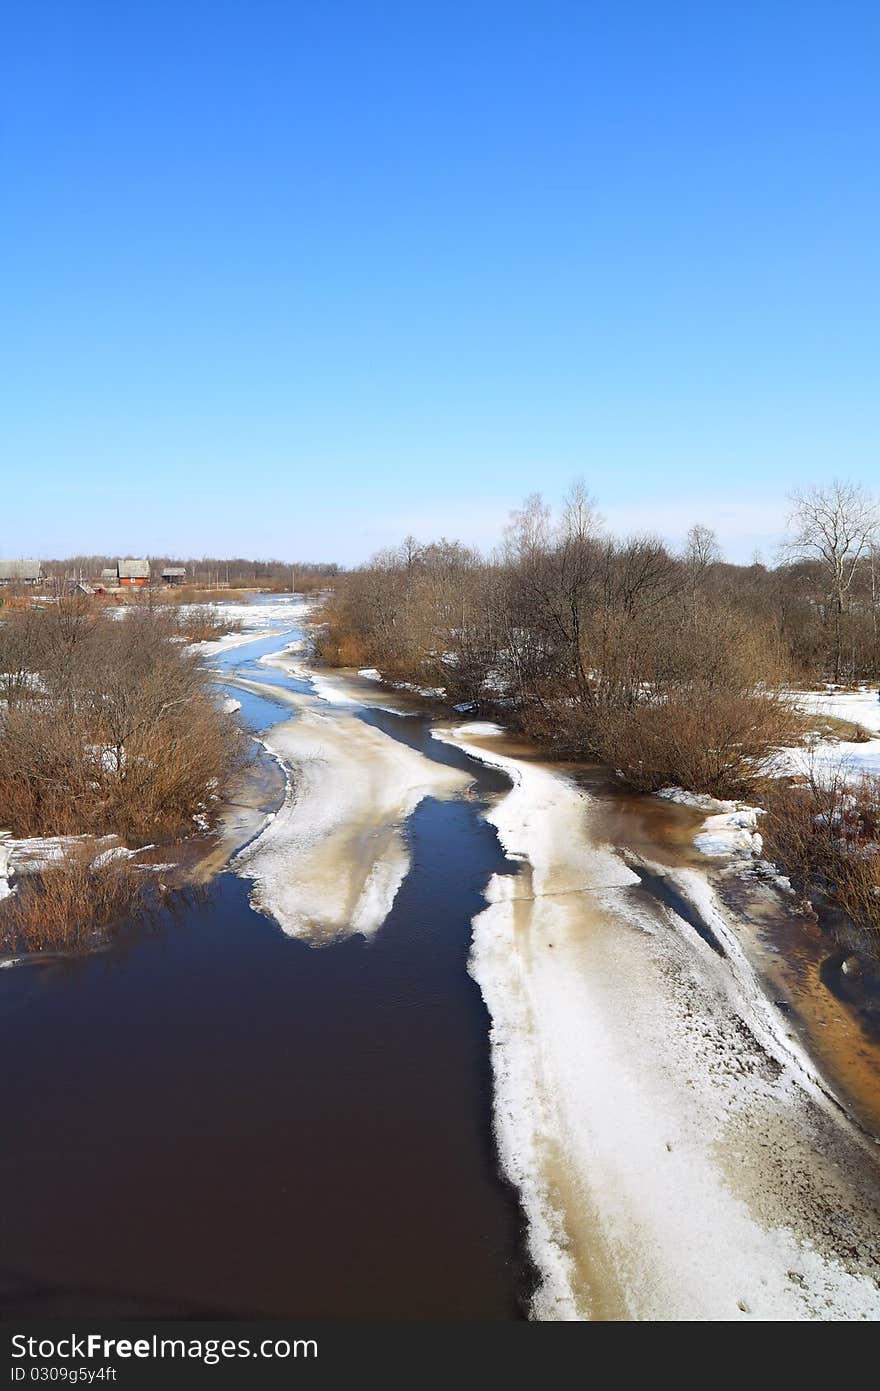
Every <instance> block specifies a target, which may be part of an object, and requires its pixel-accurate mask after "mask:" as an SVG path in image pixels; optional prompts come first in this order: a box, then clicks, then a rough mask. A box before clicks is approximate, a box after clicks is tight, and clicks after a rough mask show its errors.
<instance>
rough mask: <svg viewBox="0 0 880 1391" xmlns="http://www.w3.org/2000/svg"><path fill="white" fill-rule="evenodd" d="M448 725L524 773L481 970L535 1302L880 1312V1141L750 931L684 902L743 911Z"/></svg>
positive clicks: (538, 772) (486, 751) (705, 1311)
mask: <svg viewBox="0 0 880 1391" xmlns="http://www.w3.org/2000/svg"><path fill="white" fill-rule="evenodd" d="M439 737H442V738H445V739H447V740H448V741H449V742H453V743H455V744H457V745H458V746H459V747H461V748H464V749H466V750H468V751H470V752H472V753H473V754H475V755H476V756H477V757H479V758H483V759H485V760H486V761H488V762H490V763H493V764H495V765H497V766H500V767H502V768H504V769H505V771H507V772H508V774H509V775H510V776H511V778H512V779H513V782H514V787H513V790H512V791H511V792H510V793H509V794H507V795H506V796H505V797H502V798H501V800H500V801H499V802H498V804H497V805H496V807H495V808H494V809H493V810H492V812H491V813H490V816H489V819H490V820H491V821H492V822H493V823H494V824H495V826H496V827H497V829H498V833H499V836H500V839H501V841H502V843H503V844H504V847H505V849H506V850H507V852H508V854H509V855H510V856H512V857H515V858H517V859H520V860H522V861H523V869H522V871H521V872H520V873H519V874H518V875H514V876H511V875H503V874H499V875H495V876H493V878H492V881H491V882H490V885H489V888H488V892H487V899H488V906H487V907H486V909H485V910H484V911H483V912H482V913H481V914H479V915H478V916H477V918H476V919H475V920H474V945H473V953H472V961H471V969H472V972H473V974H474V976H475V978H476V980H477V982H478V984H479V986H480V988H481V991H482V993H483V996H484V998H485V1000H486V1004H487V1006H488V1009H489V1012H490V1014H491V1017H492V1034H491V1045H492V1056H493V1069H494V1074H495V1088H496V1096H495V1125H496V1134H497V1138H498V1144H499V1150H500V1154H501V1159H502V1163H503V1166H504V1169H505V1171H506V1173H507V1175H508V1177H509V1178H510V1179H511V1180H512V1181H513V1182H514V1183H515V1184H516V1186H517V1188H518V1189H519V1191H520V1194H521V1196H522V1201H523V1205H524V1208H525V1211H526V1215H527V1219H528V1224H529V1241H530V1246H531V1251H532V1255H533V1258H534V1261H535V1264H536V1266H537V1268H538V1270H539V1272H540V1284H539V1288H538V1290H537V1292H536V1295H535V1299H534V1310H533V1312H534V1314H535V1315H536V1316H537V1317H539V1318H553V1319H559V1318H563V1319H564V1318H584V1317H599V1318H624V1319H683V1320H685V1319H688V1320H689V1319H744V1318H759V1319H809V1318H814V1319H816V1318H819V1319H840V1318H855V1319H858V1318H876V1317H878V1315H880V1291H878V1286H877V1283H876V1274H877V1270H878V1263H880V1221H878V1217H877V1210H876V1193H877V1181H878V1175H877V1167H876V1157H875V1155H874V1153H873V1152H872V1151H871V1150H870V1147H869V1146H868V1145H867V1144H866V1142H865V1141H864V1139H863V1137H861V1136H860V1135H859V1134H858V1133H857V1132H856V1131H855V1130H854V1129H853V1128H852V1127H850V1126H849V1124H848V1122H846V1121H845V1120H844V1119H843V1118H842V1117H840V1116H838V1115H837V1114H836V1113H835V1111H834V1107H833V1105H832V1104H831V1103H830V1102H827V1101H825V1099H824V1098H822V1097H821V1095H819V1096H818V1099H817V1094H816V1092H815V1089H812V1088H811V1086H810V1082H809V1078H808V1077H806V1076H805V1075H804V1072H803V1069H802V1068H801V1067H800V1066H799V1062H798V1058H797V1056H796V1050H795V1049H794V1048H793V1046H792V1047H789V1046H788V1040H787V1038H786V1036H785V1025H784V1021H783V1020H782V1018H781V1016H780V1018H779V1020H778V1021H777V1025H776V1027H775V1031H774V1027H773V1026H769V1025H768V1022H767V1013H766V1009H763V1010H762V1007H761V1005H760V1002H758V1001H757V1000H756V998H755V997H754V996H753V995H752V996H750V994H749V991H748V990H747V989H746V988H744V984H743V981H744V977H743V975H742V973H741V971H740V969H739V967H740V963H739V961H738V957H737V954H736V952H735V951H734V950H733V947H734V943H733V942H732V941H731V940H728V950H725V948H724V942H723V941H722V942H721V943H720V948H721V949H720V950H713V948H712V946H711V945H710V944H709V943H707V942H706V941H704V940H703V939H702V937H701V936H700V935H698V931H696V930H695V928H694V926H693V925H691V923H689V922H686V921H685V920H684V917H683V916H681V914H686V915H688V916H693V915H698V917H695V918H694V921H697V920H699V918H706V919H707V924H708V926H709V927H710V928H711V927H714V928H715V929H716V936H717V935H718V933H720V932H722V931H723V930H724V928H725V924H724V923H723V922H722V921H721V920H720V918H719V915H721V914H722V911H723V910H722V909H721V907H720V905H719V903H718V902H717V900H716V898H715V896H714V895H713V892H712V889H711V884H710V882H709V880H708V879H707V878H706V877H705V876H704V875H702V874H699V873H696V872H693V871H691V872H683V873H682V872H679V873H678V875H677V879H676V872H675V871H669V872H668V873H669V880H670V888H671V889H673V890H676V889H677V891H678V903H679V905H680V912H679V911H674V910H673V908H672V907H671V906H668V907H667V906H666V905H665V903H664V901H663V900H662V898H661V899H658V898H657V897H656V896H655V895H653V894H651V893H649V892H648V891H647V889H646V888H645V887H643V886H642V885H641V884H640V883H639V882H638V879H639V875H638V874H636V873H632V872H631V871H630V870H629V869H628V867H627V865H626V864H624V862H623V860H622V859H621V858H620V856H619V855H617V854H616V853H615V852H614V851H613V850H612V849H611V848H610V847H607V846H604V845H603V844H602V828H601V821H600V814H601V803H598V802H594V801H593V800H592V799H591V798H590V797H588V796H587V795H586V794H585V793H584V792H582V791H581V789H580V788H578V787H577V786H575V785H574V784H573V783H572V782H571V781H569V780H568V779H567V778H566V777H565V776H564V775H563V774H561V773H558V772H556V771H555V770H553V769H548V768H545V767H542V766H541V765H539V764H535V763H532V762H530V761H524V760H522V759H520V758H512V757H509V756H506V755H505V754H502V753H496V752H495V751H494V750H493V749H492V747H491V745H492V743H493V739H492V736H491V735H490V734H487V732H486V731H485V729H477V730H474V728H473V727H470V726H467V725H465V726H462V727H459V728H457V729H455V730H449V731H446V732H445V733H441V734H440V736H439ZM638 868H639V866H638V865H636V869H638ZM647 868H648V866H645V869H647ZM652 868H653V869H655V870H657V869H660V867H657V866H654V867H652ZM660 873H661V874H663V873H664V871H663V870H662V869H660ZM716 945H719V944H716ZM769 1008H770V1009H771V1010H772V1006H770V1007H769Z"/></svg>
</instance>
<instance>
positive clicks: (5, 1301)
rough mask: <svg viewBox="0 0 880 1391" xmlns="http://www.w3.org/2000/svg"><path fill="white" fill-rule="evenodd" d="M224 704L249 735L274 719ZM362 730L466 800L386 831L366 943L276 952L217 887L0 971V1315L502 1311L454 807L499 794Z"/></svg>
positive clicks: (234, 898) (275, 708) (477, 804)
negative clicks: (385, 886) (402, 836)
mask: <svg viewBox="0 0 880 1391" xmlns="http://www.w3.org/2000/svg"><path fill="white" fill-rule="evenodd" d="M290 636H292V634H288V635H287V637H286V638H285V639H283V640H279V639H278V638H274V639H261V640H260V641H259V642H258V643H255V644H254V645H253V646H252V647H251V646H249V647H248V648H247V649H244V648H239V649H236V650H233V651H232V652H230V653H228V654H226V655H225V657H224V658H223V659H222V661H219V662H218V665H220V666H222V667H223V669H224V670H226V671H227V672H228V673H229V674H230V675H232V674H233V673H234V672H235V671H236V670H238V672H239V673H240V674H241V675H246V676H247V677H248V679H254V678H258V679H259V678H266V677H267V675H268V673H267V671H266V668H265V667H263V668H260V667H252V666H251V663H252V662H253V661H254V660H255V658H256V657H257V656H259V655H262V654H263V653H265V652H267V651H270V650H277V649H278V648H279V647H282V646H284V644H285V642H287V641H289V640H290ZM279 676H280V674H278V673H276V672H274V671H272V673H271V675H269V677H268V679H269V680H270V681H271V682H272V683H273V684H276V685H277V684H283V681H284V678H280V679H279ZM289 679H290V678H289ZM293 684H294V686H295V687H296V688H297V689H304V690H307V689H308V687H307V685H305V684H304V683H302V682H294V683H293ZM230 693H231V692H230ZM234 693H235V695H236V698H237V699H240V700H241V701H242V705H243V709H242V717H243V719H244V720H245V722H246V723H249V724H250V725H251V727H252V728H255V729H265V728H267V727H269V726H270V725H271V724H272V723H274V722H275V721H277V720H279V719H284V718H289V717H290V714H291V711H290V709H289V708H282V707H280V706H279V705H278V704H276V702H275V701H273V700H272V699H271V698H270V697H269V696H267V698H265V699H264V698H263V697H261V696H251V695H249V694H247V693H243V692H242V691H240V690H238V689H237V690H235V692H234ZM363 717H364V718H365V719H368V720H369V721H370V722H371V723H376V724H379V725H380V726H381V727H382V728H383V729H385V730H386V732H388V733H390V734H392V735H393V737H398V738H403V739H405V740H406V742H408V743H411V744H415V745H416V746H417V747H419V748H421V749H423V750H424V751H425V752H426V753H428V754H429V756H431V757H434V758H438V759H440V760H441V761H444V762H455V763H457V764H459V765H463V766H467V768H468V769H469V771H471V772H472V773H473V775H474V777H475V779H476V783H477V790H478V797H477V798H476V799H474V800H468V799H462V800H458V801H442V802H441V801H436V800H433V799H428V800H426V801H424V802H423V803H422V804H421V806H420V807H419V808H418V809H417V811H416V812H415V814H414V815H413V816H412V818H411V820H410V822H409V824H408V828H407V831H408V836H409V841H410V845H411V852H412V869H411V871H410V873H409V875H408V876H407V878H406V880H405V882H404V883H403V885H402V887H401V889H400V892H399V893H398V896H397V899H396V901H395V904H394V908H393V911H392V913H391V914H390V916H389V918H388V919H387V921H386V922H385V925H384V926H383V927H382V929H381V930H380V931H379V933H378V934H377V936H376V938H375V939H374V940H373V941H371V942H369V943H368V942H366V941H365V940H364V939H363V938H362V937H352V938H349V939H347V940H345V941H341V942H338V943H337V944H335V945H332V946H326V947H323V948H321V949H319V950H316V949H313V948H311V947H309V946H308V945H306V944H304V943H303V942H301V941H297V940H294V939H290V938H287V937H285V936H284V935H283V933H282V932H281V931H280V929H279V928H278V927H277V926H276V925H275V924H274V923H273V922H272V921H271V920H269V919H267V918H265V917H263V916H261V915H260V914H258V913H256V912H254V911H253V910H252V909H251V907H250V906H249V903H248V884H247V883H246V881H243V880H241V879H239V878H236V877H235V876H233V875H231V874H229V873H224V874H221V875H220V876H219V877H218V878H217V879H216V880H215V881H214V882H213V884H212V885H211V887H210V888H209V889H208V890H207V891H206V893H205V894H204V896H203V897H201V898H200V899H198V900H194V901H190V902H182V903H181V904H180V905H179V906H178V908H177V910H176V911H175V912H174V914H170V913H169V914H168V915H167V916H166V917H164V918H163V919H162V920H161V921H160V922H159V923H158V924H154V925H153V926H151V927H150V928H149V929H147V928H142V929H130V930H128V931H126V932H124V933H123V934H122V936H121V937H120V939H119V940H118V941H117V942H116V943H114V944H113V945H112V946H110V947H108V948H107V949H106V950H103V951H101V952H98V953H95V954H94V955H92V956H89V957H85V958H81V959H77V960H62V961H53V962H46V963H41V964H36V965H25V966H19V967H15V968H13V969H9V970H4V971H0V1047H2V1053H3V1058H4V1063H5V1065H4V1068H3V1071H2V1077H0V1096H2V1105H3V1115H4V1117H5V1122H6V1135H5V1142H4V1145H3V1149H2V1155H0V1191H2V1193H3V1198H2V1200H0V1252H2V1255H0V1307H2V1312H3V1316H4V1317H5V1318H7V1319H8V1318H11V1317H14V1316H20V1315H22V1314H25V1313H27V1314H33V1315H40V1314H48V1315H53V1314H57V1315H64V1314H72V1315H82V1314H93V1315H106V1316H112V1315H133V1316H138V1315H143V1316H156V1315H159V1314H163V1315H167V1316H180V1317H196V1316H218V1317H224V1316H230V1317H231V1316H247V1315H255V1316H259V1315H277V1316H285V1315H287V1316H314V1317H322V1316H341V1317H397V1318H408V1319H413V1318H428V1319H442V1318H453V1319H459V1318H460V1319H513V1318H517V1317H520V1316H521V1315H522V1313H523V1310H524V1307H525V1303H526V1300H527V1296H528V1289H529V1273H528V1269H527V1265H526V1261H525V1258H524V1255H523V1244H522V1225H521V1215H520V1211H519V1208H518V1205H517V1202H516V1198H515V1195H513V1194H512V1193H511V1192H510V1190H509V1189H507V1188H506V1187H505V1186H504V1185H503V1184H502V1182H501V1181H500V1179H499V1178H498V1176H497V1165H496V1156H495V1153H494V1148H493V1140H492V1131H491V1075H490V1067H489V1050H488V1017H487V1014H486V1010H485V1008H484V1006H483V1003H482V1000H481V997H480V994H479V991H478V990H477V987H476V985H475V984H474V982H473V981H472V980H471V979H470V977H469V975H468V974H467V956H468V950H469V946H470V935H471V918H472V916H473V915H474V914H475V913H476V912H478V911H479V910H480V908H481V907H482V903H483V900H482V896H481V891H482V889H483V887H484V886H485V884H486V881H487V879H488V877H489V875H490V874H491V873H492V872H493V871H494V870H497V869H502V868H504V867H505V866H504V860H503V855H502V852H501V850H500V848H499V846H498V842H497V840H496V837H495V833H494V831H493V830H492V828H491V827H490V826H487V825H486V824H485V822H484V821H482V820H481V819H480V810H481V806H482V805H484V804H485V799H486V798H488V797H489V796H490V795H491V794H492V793H494V792H497V791H498V790H500V789H501V788H503V786H505V784H504V781H503V779H501V777H500V775H499V774H497V773H495V772H492V771H491V770H488V769H486V768H484V767H483V766H482V765H480V764H478V763H473V762H471V761H470V760H468V759H467V758H466V756H465V755H463V754H461V753H459V751H457V750H454V749H452V748H450V747H449V746H446V745H443V744H439V743H438V741H436V740H432V739H431V738H430V725H429V722H428V721H427V720H426V719H424V718H422V717H407V718H404V717H401V716H395V715H390V714H385V713H384V712H377V711H369V712H365V713H364V716H363ZM480 798H483V799H484V801H483V802H482V803H481V801H480V800H479V799H480Z"/></svg>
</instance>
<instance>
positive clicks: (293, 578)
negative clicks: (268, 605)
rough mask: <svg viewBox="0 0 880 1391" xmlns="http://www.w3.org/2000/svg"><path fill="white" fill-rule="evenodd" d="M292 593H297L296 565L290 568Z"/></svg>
mask: <svg viewBox="0 0 880 1391" xmlns="http://www.w3.org/2000/svg"><path fill="white" fill-rule="evenodd" d="M290 592H291V594H295V593H296V566H295V565H291V567H290Z"/></svg>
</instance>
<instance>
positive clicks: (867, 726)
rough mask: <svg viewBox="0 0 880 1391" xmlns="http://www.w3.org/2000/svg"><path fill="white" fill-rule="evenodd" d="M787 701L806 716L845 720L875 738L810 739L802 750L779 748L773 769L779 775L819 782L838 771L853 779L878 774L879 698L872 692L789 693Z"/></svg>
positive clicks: (879, 773) (879, 765)
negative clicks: (860, 727)
mask: <svg viewBox="0 0 880 1391" xmlns="http://www.w3.org/2000/svg"><path fill="white" fill-rule="evenodd" d="M788 698H789V700H790V701H791V702H792V704H793V705H795V706H796V707H797V708H798V709H799V710H800V711H802V712H803V713H804V714H806V715H818V716H827V717H830V718H831V719H836V720H847V721H849V722H850V723H852V724H858V725H861V726H862V728H863V729H864V730H867V731H868V733H869V734H871V735H873V736H874V737H873V738H871V739H867V740H862V741H857V740H849V739H821V738H820V739H812V740H811V741H810V742H809V744H807V745H805V746H804V747H802V748H792V749H781V750H780V752H779V756H778V758H777V760H776V764H775V769H774V771H775V772H776V774H777V775H778V776H780V777H782V776H784V775H788V776H792V777H797V776H800V777H807V776H809V777H812V778H815V779H817V780H818V781H820V782H821V781H822V780H823V779H827V778H831V777H836V776H837V775H838V773H839V772H840V770H841V769H843V770H844V771H845V772H846V774H847V776H852V777H855V778H858V777H860V776H861V775H862V774H870V775H872V776H877V775H880V699H878V695H877V691H876V690H875V689H873V688H869V687H863V688H861V689H860V690H856V691H846V690H838V689H836V688H835V687H829V688H828V689H827V690H824V691H789V692H788Z"/></svg>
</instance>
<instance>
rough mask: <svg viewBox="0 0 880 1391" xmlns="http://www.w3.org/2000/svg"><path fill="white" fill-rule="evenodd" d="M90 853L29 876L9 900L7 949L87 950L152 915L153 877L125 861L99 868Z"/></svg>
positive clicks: (1, 918) (3, 943)
mask: <svg viewBox="0 0 880 1391" xmlns="http://www.w3.org/2000/svg"><path fill="white" fill-rule="evenodd" d="M90 853H91V852H88V851H85V850H77V851H74V852H72V853H71V854H69V855H67V856H66V857H65V858H64V859H63V860H59V861H57V862H53V863H52V864H50V865H48V866H47V867H46V868H45V869H44V870H43V871H42V873H41V874H39V875H28V876H27V877H26V878H24V879H22V881H21V882H20V884H19V885H18V888H17V890H16V892H15V894H13V895H12V896H10V897H9V898H6V899H4V900H3V902H2V904H0V947H2V949H3V950H4V951H7V952H21V951H28V952H44V951H65V952H70V951H84V950H87V949H88V948H90V947H92V946H94V944H95V941H96V940H100V939H101V938H102V937H106V936H107V935H109V934H110V933H112V932H113V931H114V930H115V929H116V928H118V927H119V926H120V925H121V924H122V923H123V922H125V921H128V920H131V919H132V918H133V917H136V916H139V915H142V914H144V913H145V912H146V911H147V908H148V902H149V894H150V885H149V881H148V879H147V876H146V875H145V874H144V873H143V872H141V871H139V870H137V869H136V868H135V867H134V866H133V864H132V863H131V862H130V861H129V860H124V859H113V860H110V861H108V862H105V863H104V864H101V865H97V866H96V865H94V864H92V863H90Z"/></svg>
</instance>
